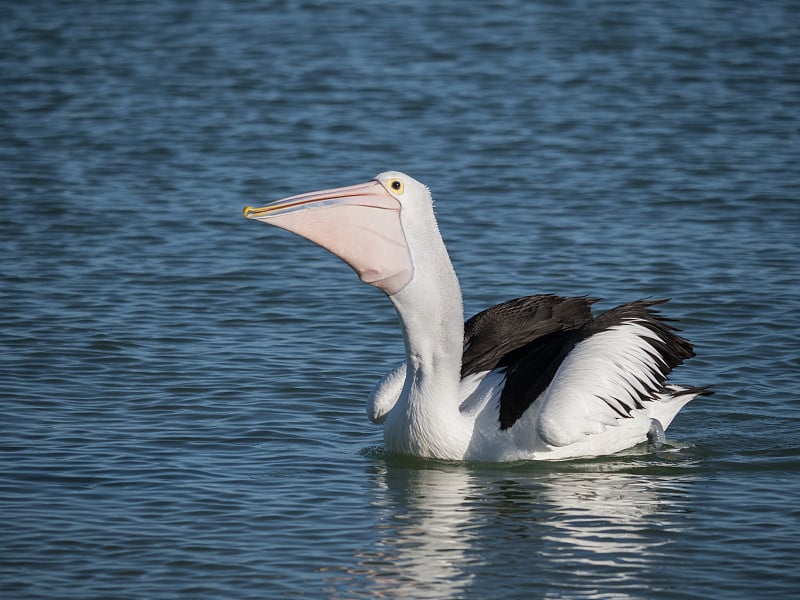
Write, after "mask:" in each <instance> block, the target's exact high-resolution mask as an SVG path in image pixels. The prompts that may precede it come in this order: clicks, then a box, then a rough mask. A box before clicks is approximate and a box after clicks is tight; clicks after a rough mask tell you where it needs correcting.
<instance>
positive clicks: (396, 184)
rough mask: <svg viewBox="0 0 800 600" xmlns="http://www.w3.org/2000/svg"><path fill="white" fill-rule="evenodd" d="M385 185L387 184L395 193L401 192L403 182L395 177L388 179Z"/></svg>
mask: <svg viewBox="0 0 800 600" xmlns="http://www.w3.org/2000/svg"><path fill="white" fill-rule="evenodd" d="M386 185H388V186H389V188H390V189H391V190H392V191H393V192H395V193H396V194H402V193H403V187H404V186H403V182H402V181H401V180H400V179H396V178H395V179H390V180H389V181H387V182H386Z"/></svg>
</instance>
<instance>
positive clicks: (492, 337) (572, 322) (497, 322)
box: [461, 294, 710, 429]
mask: <svg viewBox="0 0 800 600" xmlns="http://www.w3.org/2000/svg"><path fill="white" fill-rule="evenodd" d="M666 301H667V300H639V301H636V302H631V303H629V304H623V305H622V306H618V307H616V308H613V309H611V310H609V311H607V312H605V313H603V314H601V315H599V316H598V317H596V318H595V317H593V316H592V313H591V305H592V304H593V303H594V302H596V300H595V299H590V298H585V297H581V298H565V297H561V296H554V295H549V294H548V295H539V296H527V297H524V298H517V299H515V300H511V301H509V302H505V303H503V304H498V305H497V306H493V307H491V308H489V309H487V310H484V311H483V312H480V313H478V314H477V315H475V316H474V317H472V318H471V319H470V320H469V321H467V323H466V325H465V328H464V348H465V350H464V355H463V359H462V366H461V375H462V377H464V376H466V375H469V374H471V373H478V372H481V371H489V370H492V369H497V368H505V369H506V381H505V385H504V386H503V391H502V393H501V396H500V428H501V429H507V428H509V427H511V426H512V425H513V424H514V423H516V422H517V420H518V419H519V418H520V417H521V416H522V414H523V413H524V412H525V411H526V410H527V409H528V408H529V407H530V406H531V404H533V402H534V401H535V400H536V399H537V398H538V397H539V396H540V395H541V393H542V392H543V391H544V390H545V389H547V387H548V386H549V385H550V382H551V381H552V380H553V377H554V376H555V374H556V372H557V371H558V367H559V366H560V365H561V363H562V362H563V360H564V358H566V356H567V355H568V354H569V353H570V351H571V350H572V349H573V348H574V347H575V345H576V344H578V343H579V342H581V341H583V340H585V339H587V338H588V337H590V336H592V335H595V334H597V333H600V332H602V331H605V330H607V329H609V328H611V327H614V326H617V325H622V324H624V323H626V322H630V321H636V322H637V323H639V324H640V325H642V326H644V327H646V328H647V329H649V330H650V331H652V332H653V333H654V334H655V337H654V338H649V337H648V338H646V339H647V342H648V345H649V346H650V353H651V354H652V356H653V357H654V359H655V361H656V363H657V365H658V368H657V369H654V370H653V372H652V373H649V374H648V375H649V377H648V381H643V380H642V379H641V378H636V383H638V385H633V382H632V385H631V389H632V390H637V389H641V390H642V391H640V392H638V394H634V395H632V397H631V398H629V399H625V400H623V399H619V398H608V399H605V398H604V401H605V402H606V403H607V404H608V405H609V406H610V407H611V408H612V409H613V410H614V411H616V412H617V414H619V415H620V417H628V416H630V412H631V411H632V410H633V409H634V408H640V407H642V402H645V401H648V400H651V399H652V398H653V397H654V396H655V394H657V393H658V392H660V391H662V390H663V389H664V385H665V384H666V380H667V377H668V376H669V374H670V372H671V371H672V369H673V368H675V367H677V366H678V365H679V364H681V363H682V362H683V361H684V360H686V359H687V358H691V357H692V356H694V350H693V349H692V345H691V344H690V343H689V341H688V340H686V339H684V338H682V337H681V336H680V335H678V334H677V333H676V332H677V329H676V328H675V327H673V326H671V325H669V324H668V322H667V319H665V318H663V317H662V316H661V315H660V314H659V313H658V312H657V311H656V310H654V309H653V308H652V307H653V306H655V305H658V304H663V303H664V302H666ZM631 376H632V377H635V375H633V374H632V375H631ZM695 389H697V390H699V389H700V388H692V390H695ZM702 391H703V393H710V390H706V389H705V388H702Z"/></svg>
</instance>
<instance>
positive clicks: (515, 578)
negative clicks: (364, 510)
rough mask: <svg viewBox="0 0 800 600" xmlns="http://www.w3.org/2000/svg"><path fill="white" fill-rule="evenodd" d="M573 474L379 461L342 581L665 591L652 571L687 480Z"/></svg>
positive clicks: (365, 592) (549, 591) (679, 520)
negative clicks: (365, 520)
mask: <svg viewBox="0 0 800 600" xmlns="http://www.w3.org/2000/svg"><path fill="white" fill-rule="evenodd" d="M627 466H628V467H630V466H631V465H630V463H627ZM582 467H585V468H583V469H581V465H577V464H576V463H564V464H562V465H561V466H560V470H559V471H556V470H555V469H556V468H559V467H553V466H544V467H543V466H539V465H535V466H533V465H528V466H525V467H511V468H502V467H491V466H485V465H483V466H480V467H470V466H467V465H452V464H442V463H426V462H415V463H414V464H409V463H400V462H389V463H388V464H386V463H383V462H381V463H378V462H376V463H375V464H373V465H371V468H370V470H371V471H372V475H373V479H374V484H375V489H374V502H373V507H374V509H375V513H376V521H375V533H376V536H375V542H374V544H373V545H372V547H370V548H365V549H362V550H360V551H358V553H357V556H356V561H355V562H356V565H355V566H354V567H353V568H352V570H351V572H350V573H349V576H347V577H344V578H343V579H345V580H346V582H345V581H342V580H340V581H339V583H340V584H346V587H347V594H348V595H351V596H352V595H361V596H365V597H392V598H401V597H402V598H415V597H416V598H422V597H424V598H450V597H463V596H464V595H465V594H469V595H475V596H483V597H496V596H498V595H503V597H510V596H511V595H514V594H518V595H519V597H531V595H533V597H562V596H564V595H568V596H580V597H608V595H609V594H611V595H613V596H614V597H620V598H632V597H643V596H645V597H646V596H647V594H648V592H650V593H652V592H653V591H655V590H658V589H664V588H667V587H669V585H670V582H669V581H666V580H665V579H664V576H663V574H662V573H661V570H660V569H659V562H660V561H661V560H662V557H663V556H664V555H665V552H664V551H663V548H662V547H663V546H664V545H665V544H670V543H673V541H674V540H679V539H680V537H679V536H680V531H681V528H682V527H684V526H685V525H684V518H685V517H684V513H685V510H684V508H683V507H684V506H685V505H686V495H687V489H688V485H689V484H690V480H687V476H686V474H684V475H682V476H680V477H674V476H666V475H664V474H663V473H662V474H661V475H653V474H651V473H650V474H638V473H632V472H630V469H629V472H620V471H619V469H617V470H616V471H614V470H613V469H614V464H613V463H608V462H605V463H592V462H588V463H583V464H582ZM590 468H591V470H588V469H590ZM599 469H602V470H599ZM522 548H524V549H525V553H524V556H523V555H520V549H522ZM544 574H547V576H546V577H545V576H544ZM340 575H341V574H340ZM521 581H522V582H525V585H526V586H528V587H527V588H525V587H524V586H523V587H520V583H521ZM643 581H648V582H649V584H648V588H647V590H643V589H642V582H643ZM544 582H548V583H547V584H545V583H544ZM506 586H507V587H506ZM336 587H337V588H338V587H339V586H338V585H337V586H336ZM339 589H341V588H339ZM487 594H488V596H487ZM334 595H335V594H334Z"/></svg>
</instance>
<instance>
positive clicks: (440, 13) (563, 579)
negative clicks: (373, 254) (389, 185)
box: [0, 0, 800, 599]
mask: <svg viewBox="0 0 800 600" xmlns="http://www.w3.org/2000/svg"><path fill="white" fill-rule="evenodd" d="M0 42H2V43H0V165H2V169H0V208H2V211H1V212H0V252H2V264H1V266H0V308H1V309H2V310H1V311H0V332H1V334H0V335H1V336H2V337H0V402H2V418H0V595H2V596H3V597H4V598H48V599H49V598H82V599H90V598H108V597H114V598H202V597H208V598H212V597H217V598H230V599H234V598H272V597H281V596H308V597H320V598H376V597H389V598H404V599H405V598H489V597H502V598H646V599H650V598H708V597H714V598H741V599H751V598H788V597H797V594H798V590H800V575H798V574H797V564H798V561H799V560H800V550H798V548H799V547H798V542H797V540H798V538H800V508H798V503H797V499H798V498H799V497H800V441H799V440H800V437H798V433H797V431H798V427H799V426H800V406H799V403H800V396H798V389H800V358H798V356H800V352H799V350H800V343H798V333H800V331H799V330H798V309H799V308H800V304H799V303H798V295H799V292H800V250H799V249H798V246H799V245H798V241H797V240H798V239H799V238H798V235H799V233H800V204H798V203H800V171H799V170H798V164H799V163H798V157H800V6H798V4H797V2H793V1H791V0H782V1H774V2H728V1H726V0H699V1H693V2H691V3H678V4H675V3H663V2H655V1H650V0H644V1H642V2H636V3H629V2H622V1H615V0H612V1H608V2H602V3H600V2H586V1H582V0H568V1H565V2H561V1H559V2H555V1H546V0H540V1H534V2H525V1H521V0H505V1H502V2H494V3H491V5H484V4H483V3H464V2H430V3H423V2H419V3H411V2H383V1H377V0H372V1H368V2H358V3H355V2H353V3H347V2H341V3H334V2H321V1H315V0H286V1H283V2H278V1H275V2H263V3H248V2H237V1H233V0H229V1H222V0H203V1H200V2H191V1H189V0H164V1H157V0H145V1H140V2H126V1H123V0H118V1H112V2H99V3H98V2H76V1H68V0H64V1H60V2H43V1H38V0H31V1H27V2H18V3H5V4H3V5H2V7H0ZM388 169H397V170H402V171H406V172H408V173H409V174H411V175H412V176H414V177H416V178H417V179H419V180H421V181H423V182H424V183H426V184H428V185H429V186H430V188H431V189H432V191H433V194H434V197H435V199H436V206H437V213H438V217H439V221H440V225H441V228H442V232H443V235H444V237H445V240H446V242H447V244H448V247H449V250H450V253H451V256H452V259H453V262H454V264H455V267H456V270H457V271H458V273H459V275H460V278H461V283H462V288H463V291H464V302H465V307H466V312H467V313H468V314H472V313H474V312H476V311H478V310H481V309H483V308H485V307H486V306H488V305H490V304H492V303H496V302H499V301H502V300H506V299H509V298H513V297H516V296H520V295H527V294H531V293H545V292H554V293H560V294H577V295H584V294H589V295H591V296H594V297H602V298H603V299H604V300H603V301H601V302H600V303H598V306H599V307H600V309H604V308H610V307H611V306H614V305H615V304H619V303H622V302H625V301H629V300H634V299H637V298H642V297H653V298H663V297H670V298H672V300H671V302H670V303H669V304H667V305H666V306H665V307H664V309H663V312H664V313H665V314H667V315H668V316H669V317H671V318H675V319H678V320H679V321H680V326H681V328H682V329H683V333H684V334H685V335H686V336H687V337H689V338H690V339H691V340H692V341H693V342H694V343H695V349H696V351H697V357H696V358H695V359H693V360H692V361H690V362H689V363H687V365H685V366H683V367H681V368H680V369H679V370H678V371H676V373H675V380H676V381H678V382H682V383H691V384H713V385H714V386H715V388H716V394H715V395H714V396H711V397H707V398H702V399H698V400H697V401H696V402H694V403H692V404H690V405H689V406H687V407H686V409H684V411H683V412H682V413H681V414H680V415H679V416H678V418H677V419H676V420H675V422H674V423H673V425H672V427H671V428H670V430H669V432H668V443H667V444H666V445H665V446H664V448H662V449H661V450H659V451H656V452H649V451H647V449H635V450H634V451H632V452H628V453H625V454H624V455H620V456H612V457H605V458H598V459H592V460H578V461H567V462H560V463H546V464H534V463H524V464H511V465H487V464H451V463H441V462H436V461H415V460H408V459H402V458H397V457H392V456H389V455H387V454H386V453H385V451H384V450H383V447H382V436H381V430H380V429H379V428H376V427H375V426H373V425H372V424H370V423H369V422H368V421H367V419H366V416H365V414H364V401H365V399H366V397H367V395H368V393H369V391H370V389H371V387H372V385H373V384H374V382H375V381H376V379H377V378H378V377H380V376H381V375H382V374H383V373H384V372H385V371H386V370H387V369H388V368H390V367H391V366H393V365H394V364H395V363H396V362H397V361H398V360H400V359H401V358H402V353H403V344H402V339H401V336H400V331H399V328H398V324H397V319H396V317H395V315H394V313H393V310H392V307H391V305H390V303H388V302H387V301H386V300H385V298H384V297H383V296H382V294H381V293H380V292H378V291H377V290H375V289H373V288H370V287H368V286H363V285H361V284H359V283H358V281H357V279H356V278H355V277H354V275H353V273H352V272H351V271H350V270H349V269H348V268H347V267H346V266H345V265H343V264H342V263H340V262H339V261H338V260H336V259H335V258H333V257H331V256H330V255H329V254H327V253H326V252H324V251H323V250H321V249H320V248H317V247H315V246H314V245H312V244H309V243H306V242H304V241H303V240H301V239H299V238H296V237H293V236H291V235H290V234H288V233H286V232H282V231H280V230H277V229H274V228H268V227H265V226H263V225H261V224H259V223H253V222H247V221H245V220H244V219H243V218H242V216H241V210H242V207H243V206H244V205H245V204H259V203H265V202H267V201H270V200H274V199H278V198H280V197H283V196H285V195H289V194H293V193H299V192H305V191H311V190H315V189H319V188H325V187H334V186H339V185H347V184H351V183H358V182H361V181H365V180H367V179H369V178H371V177H373V176H374V175H375V174H376V173H378V172H381V171H384V170H388Z"/></svg>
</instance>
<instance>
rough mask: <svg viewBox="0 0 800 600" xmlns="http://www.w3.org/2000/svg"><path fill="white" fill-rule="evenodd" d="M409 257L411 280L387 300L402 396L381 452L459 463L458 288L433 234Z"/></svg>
mask: <svg viewBox="0 0 800 600" xmlns="http://www.w3.org/2000/svg"><path fill="white" fill-rule="evenodd" d="M428 234H429V235H426V236H425V237H427V238H428V239H426V240H425V243H424V244H414V245H413V247H412V254H414V250H413V248H414V247H416V248H424V252H420V253H419V256H415V257H414V259H415V261H414V265H415V271H414V278H413V280H412V281H411V283H409V284H408V285H407V286H406V287H405V288H404V289H403V290H401V291H400V292H398V293H396V294H394V295H392V296H390V298H391V300H392V303H393V304H394V306H395V310H397V314H398V316H399V317H400V321H401V324H402V327H403V335H404V337H405V346H406V359H407V370H406V380H405V383H404V386H403V391H402V393H401V394H400V398H399V399H398V401H397V404H396V405H395V407H394V408H393V409H392V411H391V413H390V414H389V416H388V418H387V420H386V423H385V429H384V431H385V438H386V444H387V449H388V450H390V451H392V452H399V453H403V454H414V455H417V456H437V457H450V456H452V457H453V458H460V456H458V455H459V454H460V453H463V449H464V448H465V447H466V444H467V443H468V441H469V440H468V436H467V439H454V438H459V437H460V436H458V432H459V431H460V430H461V428H460V427H458V425H457V424H458V421H459V419H460V413H459V410H458V406H459V397H458V389H459V382H460V380H461V354H462V345H463V339H464V310H463V306H462V299H461V288H460V287H459V284H458V278H457V277H456V274H455V271H454V270H453V265H452V263H451V262H450V257H449V256H448V254H447V250H446V249H445V247H444V243H443V242H442V239H441V236H440V235H439V232H438V228H437V229H435V231H433V232H431V231H429V232H428Z"/></svg>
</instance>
